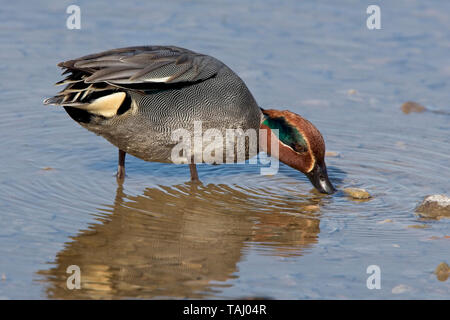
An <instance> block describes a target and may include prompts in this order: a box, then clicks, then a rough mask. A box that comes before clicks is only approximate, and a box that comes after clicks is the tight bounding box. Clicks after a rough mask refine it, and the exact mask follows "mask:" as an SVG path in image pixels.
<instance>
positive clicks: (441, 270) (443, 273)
mask: <svg viewBox="0 0 450 320" xmlns="http://www.w3.org/2000/svg"><path fill="white" fill-rule="evenodd" d="M434 273H435V274H436V277H437V278H438V280H439V281H446V280H447V279H448V277H449V276H450V267H449V265H448V264H446V263H445V262H441V263H440V264H439V265H438V266H437V268H436V270H435V271H434Z"/></svg>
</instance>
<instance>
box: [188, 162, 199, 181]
mask: <svg viewBox="0 0 450 320" xmlns="http://www.w3.org/2000/svg"><path fill="white" fill-rule="evenodd" d="M189 170H190V171H191V181H199V180H198V173H197V166H196V165H195V163H189Z"/></svg>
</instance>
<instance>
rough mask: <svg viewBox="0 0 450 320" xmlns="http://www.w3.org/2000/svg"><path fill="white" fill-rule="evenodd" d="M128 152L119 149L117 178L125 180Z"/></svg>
mask: <svg viewBox="0 0 450 320" xmlns="http://www.w3.org/2000/svg"><path fill="white" fill-rule="evenodd" d="M126 154H127V153H126V152H125V151H122V150H120V149H119V165H118V166H117V174H116V177H117V179H120V180H123V179H124V178H125V155H126Z"/></svg>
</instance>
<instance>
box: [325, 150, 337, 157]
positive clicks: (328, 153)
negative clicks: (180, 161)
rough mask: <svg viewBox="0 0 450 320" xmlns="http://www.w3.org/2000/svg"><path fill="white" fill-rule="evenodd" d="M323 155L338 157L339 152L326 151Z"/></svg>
mask: <svg viewBox="0 0 450 320" xmlns="http://www.w3.org/2000/svg"><path fill="white" fill-rule="evenodd" d="M325 157H339V152H336V151H327V152H325Z"/></svg>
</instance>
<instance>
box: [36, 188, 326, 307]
mask: <svg viewBox="0 0 450 320" xmlns="http://www.w3.org/2000/svg"><path fill="white" fill-rule="evenodd" d="M321 201H322V200H321V196H317V198H314V196H311V195H309V196H306V195H305V196H302V195H299V194H295V195H285V196H281V195H279V194H273V193H269V192H268V191H267V190H264V189H262V188H259V189H243V188H238V187H232V186H228V185H207V186H204V185H196V184H190V183H187V184H183V185H177V186H172V187H165V186H161V187H159V188H148V189H146V190H145V191H144V194H143V195H140V196H128V195H126V194H125V193H124V192H123V189H122V186H119V187H118V189H117V195H116V200H115V202H114V204H113V205H112V206H109V208H107V209H99V213H97V216H99V218H98V220H99V221H100V223H98V224H97V223H96V224H93V225H91V226H90V227H89V229H88V230H83V231H81V232H80V233H79V234H78V235H77V236H75V237H73V241H71V242H69V243H67V244H66V247H65V248H64V249H63V250H62V251H61V252H59V253H58V254H57V256H56V259H55V261H54V262H53V263H52V264H54V265H55V266H54V267H53V268H51V269H49V270H45V271H40V272H39V274H41V275H43V276H44V282H47V283H48V284H47V289H46V292H47V295H48V297H49V298H68V299H74V298H75V299H76V298H95V299H102V298H106V299H111V298H134V297H136V298H137V297H141V298H151V297H177V298H184V297H186V298H203V297H207V296H213V295H215V294H216V293H217V292H220V288H221V287H224V286H229V285H230V284H229V283H226V282H225V281H226V280H228V279H232V278H234V277H236V272H237V271H238V269H237V263H238V262H239V261H241V259H242V257H243V256H244V255H245V248H246V246H248V245H253V246H256V247H257V248H259V249H262V250H263V252H264V253H265V254H272V255H278V256H292V255H295V256H298V255H302V253H304V251H305V248H308V247H309V246H311V245H313V244H314V243H316V242H317V236H318V233H319V218H318V215H317V214H314V213H312V212H311V210H312V209H313V208H314V209H317V205H318V204H319V203H320V202H321ZM69 265H78V266H79V267H80V269H81V286H82V289H81V290H73V291H70V290H68V289H66V279H67V277H68V274H66V268H67V267H68V266H69ZM221 282H222V283H221Z"/></svg>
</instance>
